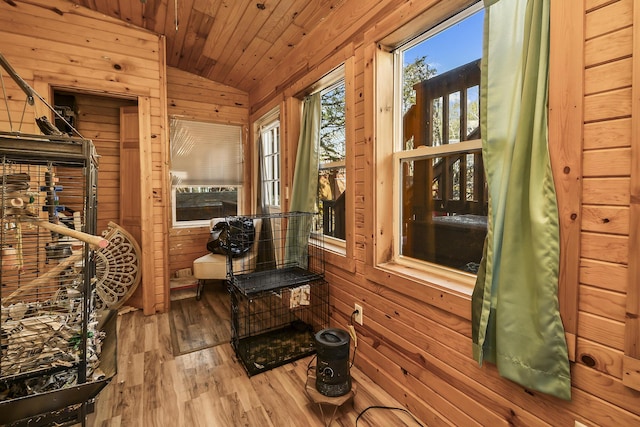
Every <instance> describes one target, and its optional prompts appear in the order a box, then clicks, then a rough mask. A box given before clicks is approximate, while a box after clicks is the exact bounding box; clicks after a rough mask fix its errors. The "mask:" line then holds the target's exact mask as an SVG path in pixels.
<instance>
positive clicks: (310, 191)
mask: <svg viewBox="0 0 640 427" xmlns="http://www.w3.org/2000/svg"><path fill="white" fill-rule="evenodd" d="M321 112H322V110H321V104H320V92H316V93H314V94H312V95H309V96H307V97H306V98H305V99H304V104H303V106H302V124H301V126H300V138H299V139H298V153H297V155H296V167H295V170H294V173H293V188H292V191H291V203H290V205H289V211H291V212H314V211H315V206H316V198H317V197H318V150H319V147H320V121H321V119H322V116H321ZM307 219H310V218H307ZM287 230H288V231H287V240H286V251H285V262H286V263H287V264H291V263H294V264H296V265H300V266H303V267H306V265H307V261H306V260H307V256H306V253H307V252H306V249H307V242H308V241H309V234H310V233H311V222H310V221H307V220H304V219H303V218H301V217H291V220H290V223H289V224H288V226H287Z"/></svg>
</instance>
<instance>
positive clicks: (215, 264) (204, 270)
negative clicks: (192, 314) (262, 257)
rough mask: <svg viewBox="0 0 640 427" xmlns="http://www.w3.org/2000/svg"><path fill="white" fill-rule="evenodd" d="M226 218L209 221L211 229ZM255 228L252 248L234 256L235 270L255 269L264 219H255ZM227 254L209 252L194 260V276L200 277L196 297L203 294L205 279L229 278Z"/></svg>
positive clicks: (246, 270) (247, 270)
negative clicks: (239, 255)
mask: <svg viewBox="0 0 640 427" xmlns="http://www.w3.org/2000/svg"><path fill="white" fill-rule="evenodd" d="M225 220H226V218H213V219H212V220H211V221H210V222H209V231H211V230H213V227H214V226H215V225H216V224H217V223H219V222H221V221H225ZM253 226H254V229H255V237H254V240H253V245H251V249H250V250H249V252H247V253H246V254H244V255H242V256H241V257H237V258H233V267H234V270H235V271H240V270H242V272H243V273H247V272H250V271H253V270H254V269H255V266H256V259H257V257H258V241H259V239H260V237H259V236H260V228H261V226H262V220H261V219H260V218H254V219H253ZM227 274H228V272H227V256H226V255H222V254H214V253H208V254H207V255H203V256H201V257H200V258H198V259H196V260H195V261H193V276H194V277H195V278H196V279H198V288H197V291H196V299H198V300H199V299H200V297H201V296H202V289H203V287H204V281H205V280H227Z"/></svg>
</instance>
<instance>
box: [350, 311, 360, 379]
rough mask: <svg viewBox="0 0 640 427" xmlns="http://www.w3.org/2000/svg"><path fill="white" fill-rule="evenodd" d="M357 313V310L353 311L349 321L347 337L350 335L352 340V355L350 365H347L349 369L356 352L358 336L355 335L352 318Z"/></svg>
mask: <svg viewBox="0 0 640 427" xmlns="http://www.w3.org/2000/svg"><path fill="white" fill-rule="evenodd" d="M358 313H359V311H358V310H353V313H351V321H350V323H349V335H351V339H353V355H351V365H349V369H351V368H352V367H353V362H355V360H356V352H357V351H358V336H357V335H356V329H355V328H354V327H353V316H355V315H356V314H358Z"/></svg>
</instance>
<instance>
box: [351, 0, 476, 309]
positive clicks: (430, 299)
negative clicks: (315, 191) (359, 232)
mask: <svg viewBox="0 0 640 427" xmlns="http://www.w3.org/2000/svg"><path fill="white" fill-rule="evenodd" d="M475 3H478V1H477V0H456V1H455V2H454V1H452V2H450V3H447V4H444V3H442V4H439V5H438V7H436V8H426V9H423V10H422V11H421V12H419V13H417V14H416V13H412V14H408V15H406V16H407V18H406V19H397V17H394V16H389V18H387V19H386V20H383V21H381V22H380V23H379V25H378V26H377V27H376V28H375V29H372V30H370V31H368V32H367V33H365V43H364V46H363V47H364V63H365V74H364V91H365V92H364V94H363V96H364V97H365V99H371V100H372V102H371V104H370V105H371V106H370V107H369V108H365V116H364V126H365V129H366V130H367V129H370V130H369V131H368V132H370V133H365V135H364V137H365V141H371V142H372V144H371V159H370V161H371V166H372V167H371V168H370V170H369V172H368V173H367V174H366V175H365V178H366V179H365V188H367V189H368V191H367V193H366V194H365V195H364V197H365V203H366V206H365V209H367V210H369V209H370V210H371V212H372V215H365V217H364V227H365V229H367V230H371V232H370V233H367V235H365V242H364V243H365V245H364V255H365V264H364V274H365V277H366V278H367V279H368V280H371V281H373V282H375V283H379V284H381V285H385V286H389V287H392V288H393V289H394V290H397V291H398V292H400V293H401V294H403V295H405V296H408V297H410V298H412V299H415V300H417V301H420V302H423V303H427V304H431V305H434V306H436V307H439V308H441V309H442V310H445V311H447V312H449V313H452V314H454V315H457V316H459V317H461V318H465V319H468V320H469V319H470V318H471V313H470V306H469V300H470V298H471V293H472V291H473V286H474V284H475V278H476V276H475V275H473V274H470V273H465V272H462V271H455V270H451V269H448V268H446V267H437V266H435V264H428V263H424V262H418V261H417V260H413V259H403V260H402V262H398V259H396V258H394V256H393V253H394V247H396V246H397V244H398V243H397V241H396V240H395V238H394V234H397V233H394V232H393V231H394V230H396V229H397V227H400V225H399V224H396V222H397V221H399V218H398V216H397V214H396V215H395V216H394V213H393V209H394V208H395V206H393V204H390V203H389V200H395V193H396V192H397V189H395V188H396V187H395V185H394V184H393V178H394V174H396V171H395V170H394V155H395V149H394V148H395V146H394V143H392V142H391V141H398V140H399V139H394V136H395V132H396V130H395V127H394V126H395V125H394V114H395V113H394V111H395V109H396V108H398V105H397V97H396V94H395V92H396V91H395V90H394V85H395V83H394V81H393V79H390V78H389V76H392V75H393V73H394V69H395V61H394V49H396V48H397V47H398V46H401V45H403V44H405V43H407V42H408V41H410V40H412V39H415V37H416V36H417V35H418V34H421V33H423V32H424V31H425V29H426V28H434V27H436V26H437V25H438V24H440V23H442V22H443V21H444V20H446V19H447V18H449V17H451V16H453V15H455V14H457V13H460V12H461V11H463V10H465V9H468V8H469V7H471V6H473V5H474V4H475ZM403 16H404V15H403ZM369 64H370V65H369ZM396 161H398V159H397V158H396ZM398 164H399V162H398Z"/></svg>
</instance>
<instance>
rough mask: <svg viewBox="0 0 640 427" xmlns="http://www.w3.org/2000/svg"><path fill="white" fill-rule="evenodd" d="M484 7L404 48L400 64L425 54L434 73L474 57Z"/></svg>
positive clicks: (479, 53)
mask: <svg viewBox="0 0 640 427" xmlns="http://www.w3.org/2000/svg"><path fill="white" fill-rule="evenodd" d="M483 18H484V10H480V11H479V12H478V13H475V14H474V15H472V16H470V17H469V18H467V19H465V20H464V21H462V22H459V23H457V24H456V25H454V26H452V27H449V28H447V29H446V30H444V31H442V32H440V33H438V34H436V35H435V36H433V37H431V38H430V39H428V40H426V41H424V42H422V43H420V44H419V45H417V46H414V47H412V48H411V49H409V50H407V51H405V53H404V63H405V64H410V63H412V62H413V61H414V60H415V59H416V58H417V57H420V56H423V55H426V57H427V62H428V63H429V64H431V65H432V66H434V67H435V68H436V69H437V71H438V74H440V73H443V72H445V71H448V70H451V69H453V68H455V67H458V66H460V65H463V64H466V63H468V62H471V61H473V60H476V59H478V58H480V57H481V56H482V25H483Z"/></svg>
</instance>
